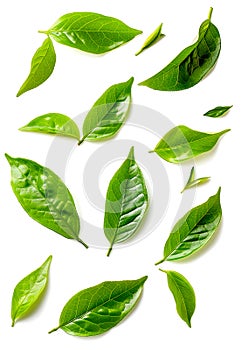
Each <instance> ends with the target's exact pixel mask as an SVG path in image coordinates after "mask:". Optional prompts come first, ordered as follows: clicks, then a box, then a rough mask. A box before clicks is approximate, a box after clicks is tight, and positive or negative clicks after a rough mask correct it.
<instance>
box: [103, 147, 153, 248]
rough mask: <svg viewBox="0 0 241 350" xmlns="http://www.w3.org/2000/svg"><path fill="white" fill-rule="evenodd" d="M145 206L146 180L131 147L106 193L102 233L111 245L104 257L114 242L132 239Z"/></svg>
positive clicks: (145, 208)
mask: <svg viewBox="0 0 241 350" xmlns="http://www.w3.org/2000/svg"><path fill="white" fill-rule="evenodd" d="M147 206H148V193H147V188H146V185H145V180H144V177H143V175H142V172H141V170H140V168H139V166H138V164H137V163H136V161H135V158H134V148H133V147H132V148H131V150H130V153H129V155H128V158H127V159H126V160H125V161H124V163H123V164H122V165H121V167H120V168H119V169H118V170H117V172H116V173H115V175H114V176H113V178H112V179H111V181H110V183H109V187H108V190H107V194H106V203H105V219H104V232H105V236H106V238H107V239H108V241H109V242H110V249H109V251H108V254H107V255H109V254H110V252H111V250H112V247H113V245H114V244H115V243H121V242H125V241H126V240H128V239H130V238H131V237H133V235H134V234H135V233H136V231H137V229H138V228H139V226H140V224H141V223H142V220H143V217H144V215H145V213H146V210H147Z"/></svg>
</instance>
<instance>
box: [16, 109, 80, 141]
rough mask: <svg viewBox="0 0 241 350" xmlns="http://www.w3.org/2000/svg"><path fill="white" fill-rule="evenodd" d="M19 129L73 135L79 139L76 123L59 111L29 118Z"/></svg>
mask: <svg viewBox="0 0 241 350" xmlns="http://www.w3.org/2000/svg"><path fill="white" fill-rule="evenodd" d="M19 130H20V131H30V132H40V133H43V134H54V135H61V136H67V137H73V138H75V139H77V140H78V141H79V139H80V133H79V129H78V126H77V125H76V123H75V122H74V121H73V120H72V119H70V118H69V117H67V116H66V115H64V114H59V113H48V114H44V115H41V116H40V117H37V118H35V119H33V120H31V122H29V123H28V124H27V125H25V126H23V127H22V128H20V129H19Z"/></svg>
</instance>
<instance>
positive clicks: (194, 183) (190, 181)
mask: <svg viewBox="0 0 241 350" xmlns="http://www.w3.org/2000/svg"><path fill="white" fill-rule="evenodd" d="M209 180H210V177H209V176H206V177H200V178H199V179H195V169H194V166H193V167H192V169H191V172H190V175H189V178H188V180H187V183H186V185H185V187H184V188H183V190H182V191H181V193H183V192H184V191H185V190H187V189H189V188H192V187H195V186H197V185H202V184H204V183H206V182H208V181H209Z"/></svg>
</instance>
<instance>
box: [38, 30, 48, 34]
mask: <svg viewBox="0 0 241 350" xmlns="http://www.w3.org/2000/svg"><path fill="white" fill-rule="evenodd" d="M38 33H40V34H46V35H48V34H49V32H48V30H38Z"/></svg>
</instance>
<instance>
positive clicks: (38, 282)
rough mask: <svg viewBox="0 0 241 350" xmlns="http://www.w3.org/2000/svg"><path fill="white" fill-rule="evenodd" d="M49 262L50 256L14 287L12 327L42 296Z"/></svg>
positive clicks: (45, 285) (46, 281)
mask: <svg viewBox="0 0 241 350" xmlns="http://www.w3.org/2000/svg"><path fill="white" fill-rule="evenodd" d="M51 261H52V256H51V255H50V256H49V257H48V259H47V260H46V261H45V262H44V263H43V265H41V266H40V267H39V268H38V269H37V270H35V271H33V272H31V273H30V274H29V275H28V276H26V277H25V278H23V279H22V280H21V281H20V282H19V283H18V284H17V285H16V287H15V289H14V292H13V296H12V309H11V316H12V327H13V326H14V324H15V322H16V321H17V320H18V319H20V318H22V317H23V316H25V315H26V314H27V313H29V312H30V311H31V310H32V307H33V306H35V305H36V303H37V302H38V301H39V299H40V297H41V296H42V295H43V292H44V290H45V289H46V287H47V283H48V277H49V268H50V264H51Z"/></svg>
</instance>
